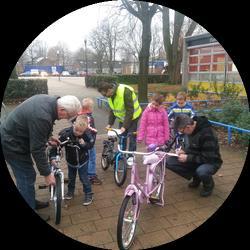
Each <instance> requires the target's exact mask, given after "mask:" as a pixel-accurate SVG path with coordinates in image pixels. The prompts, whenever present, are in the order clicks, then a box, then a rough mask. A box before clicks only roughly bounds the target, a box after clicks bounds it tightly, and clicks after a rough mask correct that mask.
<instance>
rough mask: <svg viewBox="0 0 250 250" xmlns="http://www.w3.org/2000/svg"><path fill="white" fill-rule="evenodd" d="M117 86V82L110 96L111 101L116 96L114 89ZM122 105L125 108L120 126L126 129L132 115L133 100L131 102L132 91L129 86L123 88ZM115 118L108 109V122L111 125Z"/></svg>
mask: <svg viewBox="0 0 250 250" xmlns="http://www.w3.org/2000/svg"><path fill="white" fill-rule="evenodd" d="M118 86H119V85H118V84H117V85H116V86H115V89H114V95H113V96H112V97H111V99H112V101H113V100H114V98H115V96H116V90H117V87H118ZM124 106H125V110H126V115H125V117H124V122H123V124H122V126H123V127H124V128H125V129H128V128H129V127H130V125H131V122H132V119H133V115H134V102H133V97H132V91H131V90H130V89H129V88H125V90H124ZM115 119H116V117H115V116H114V113H113V112H112V110H110V113H109V122H108V124H109V125H111V126H112V125H113V124H114V122H115Z"/></svg>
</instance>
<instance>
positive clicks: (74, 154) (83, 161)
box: [50, 115, 95, 206]
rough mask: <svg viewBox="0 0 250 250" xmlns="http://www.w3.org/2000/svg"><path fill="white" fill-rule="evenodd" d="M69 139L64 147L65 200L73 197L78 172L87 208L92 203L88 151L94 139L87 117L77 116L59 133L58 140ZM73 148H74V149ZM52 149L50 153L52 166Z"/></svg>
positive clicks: (84, 203)
mask: <svg viewBox="0 0 250 250" xmlns="http://www.w3.org/2000/svg"><path fill="white" fill-rule="evenodd" d="M68 137H69V139H70V141H69V143H67V144H66V145H65V152H66V161H67V164H68V178H69V182H68V193H67V194H66V195H65V199H66V200H70V199H72V198H73V196H74V191H75V181H76V174H77V171H78V174H79V178H80V181H81V182H82V184H83V191H84V193H85V198H84V201H83V205H84V206H87V205H89V204H91V203H92V200H93V193H92V189H91V183H90V181H89V179H88V161H89V154H88V150H89V149H91V148H92V147H93V146H94V142H95V140H94V138H93V136H92V135H91V133H90V131H89V130H88V117H87V116H85V115H80V116H77V118H76V120H75V122H74V123H73V126H71V127H69V128H65V129H63V130H62V131H60V132H59V140H60V141H65V140H66V139H67V138H68ZM74 146H75V147H74ZM53 155H55V153H54V151H53V149H52V150H51V152H50V157H51V156H52V157H51V159H52V161H51V164H53Z"/></svg>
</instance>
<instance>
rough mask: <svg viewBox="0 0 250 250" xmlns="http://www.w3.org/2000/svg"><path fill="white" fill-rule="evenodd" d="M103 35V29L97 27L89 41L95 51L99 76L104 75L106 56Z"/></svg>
mask: <svg viewBox="0 0 250 250" xmlns="http://www.w3.org/2000/svg"><path fill="white" fill-rule="evenodd" d="M102 35H103V34H102V30H101V27H97V28H96V29H94V30H93V31H92V32H91V33H90V36H89V39H88V40H89V44H90V46H91V47H92V48H93V49H94V59H95V60H96V63H97V65H96V66H97V72H98V73H99V74H101V73H102V70H103V61H104V56H105V54H106V46H105V43H104V42H103V38H102Z"/></svg>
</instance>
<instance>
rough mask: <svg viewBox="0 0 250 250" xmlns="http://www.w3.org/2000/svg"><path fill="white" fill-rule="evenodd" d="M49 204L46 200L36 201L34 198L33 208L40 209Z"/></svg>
mask: <svg viewBox="0 0 250 250" xmlns="http://www.w3.org/2000/svg"><path fill="white" fill-rule="evenodd" d="M48 206H49V202H48V201H38V200H35V209H36V210H38V209H42V208H45V207H48Z"/></svg>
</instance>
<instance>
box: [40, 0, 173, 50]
mask: <svg viewBox="0 0 250 250" xmlns="http://www.w3.org/2000/svg"><path fill="white" fill-rule="evenodd" d="M120 5H121V2H120V1H107V2H102V3H97V4H92V5H89V6H86V7H83V8H81V9H78V10H76V11H74V12H71V13H69V14H68V15H66V16H64V17H62V18H60V19H59V20H57V21H56V22H54V23H53V24H51V25H50V26H49V27H48V28H46V29H45V30H44V31H43V32H42V33H40V35H38V36H37V38H36V39H39V40H43V41H45V42H46V43H47V44H48V46H49V47H52V46H56V45H57V44H58V42H63V43H65V44H66V45H67V46H68V48H69V49H70V50H71V51H72V52H73V51H76V50H77V49H79V48H80V47H83V46H84V39H87V36H88V34H89V33H90V31H91V30H92V29H94V28H95V27H97V26H98V24H99V23H100V22H101V20H103V19H104V18H106V17H108V16H110V15H111V14H112V13H114V12H115V10H114V6H120ZM170 13H172V11H170ZM170 19H173V15H170Z"/></svg>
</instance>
